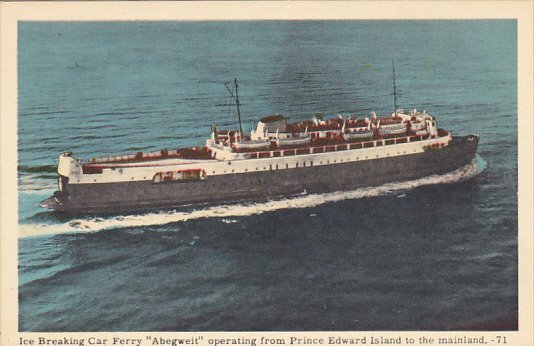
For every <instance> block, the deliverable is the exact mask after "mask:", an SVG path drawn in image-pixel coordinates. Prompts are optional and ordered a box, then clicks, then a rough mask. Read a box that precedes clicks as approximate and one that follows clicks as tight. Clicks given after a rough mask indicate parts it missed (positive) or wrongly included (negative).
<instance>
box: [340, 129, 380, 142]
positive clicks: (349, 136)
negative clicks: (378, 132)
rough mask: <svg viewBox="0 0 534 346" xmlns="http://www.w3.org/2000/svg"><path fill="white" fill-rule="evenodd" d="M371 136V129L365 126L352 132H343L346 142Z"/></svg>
mask: <svg viewBox="0 0 534 346" xmlns="http://www.w3.org/2000/svg"><path fill="white" fill-rule="evenodd" d="M371 137H373V130H370V129H368V128H367V127H365V128H364V129H363V130H356V131H354V132H347V133H344V134H343V138H344V139H345V140H346V141H348V142H350V141H358V140H362V139H370V138H371Z"/></svg>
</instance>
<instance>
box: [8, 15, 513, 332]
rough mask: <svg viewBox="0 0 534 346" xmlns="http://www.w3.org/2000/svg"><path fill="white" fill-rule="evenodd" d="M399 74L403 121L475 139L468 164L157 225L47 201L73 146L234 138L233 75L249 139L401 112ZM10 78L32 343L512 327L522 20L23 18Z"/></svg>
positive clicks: (155, 215)
mask: <svg viewBox="0 0 534 346" xmlns="http://www.w3.org/2000/svg"><path fill="white" fill-rule="evenodd" d="M393 59H394V60H395V68H396V74H395V77H396V84H397V87H398V90H399V98H398V104H399V106H401V107H404V108H417V109H419V110H426V111H427V112H429V113H431V114H433V115H435V116H436V117H437V119H438V125H439V126H440V127H443V128H445V129H448V130H450V131H451V132H452V133H453V135H465V134H469V133H477V134H479V135H480V136H481V137H480V145H479V150H478V156H477V158H476V161H475V162H474V164H473V165H471V166H467V167H464V168H463V169H460V170H458V171H455V172H451V173H450V174H446V175H443V176H432V177H428V178H424V179H419V180H416V181H407V182H406V181H405V182H399V183H395V184H388V185H384V186H380V187H376V188H367V189H360V190H355V191H350V192H343V193H339V192H338V193H331V194H324V195H311V194H308V195H306V194H304V195H301V196H293V197H291V198H282V199H276V200H265V201H250V202H246V201H245V202H239V203H234V204H222V205H221V204H218V205H202V206H190V207H186V208H180V209H176V210H165V211H161V212H147V213H137V214H124V215H106V216H101V215H89V216H80V215H73V216H61V215H55V214H53V213H50V212H48V211H47V210H44V209H42V208H40V207H39V202H40V201H41V200H43V199H45V198H47V197H48V196H50V195H51V194H52V193H53V192H54V191H55V189H56V188H57V177H56V174H55V171H56V164H57V158H58V156H59V154H60V153H62V152H64V151H72V152H73V153H74V156H75V157H79V158H82V159H89V158H91V157H95V156H103V155H112V154H119V153H124V152H128V153H135V152H137V151H154V150H159V149H162V148H168V149H173V148H179V147H184V146H194V145H203V143H204V140H205V139H206V138H207V137H208V136H209V134H210V129H209V127H210V125H211V124H216V125H218V126H219V128H236V127H237V118H236V112H235V109H234V106H233V105H232V101H231V99H230V97H229V94H228V92H227V90H226V89H225V87H224V84H223V83H224V82H225V81H231V80H233V79H234V78H237V79H238V82H239V86H240V89H239V92H240V100H241V103H242V105H241V111H242V116H243V119H244V125H245V130H248V129H250V127H251V126H252V125H253V124H255V122H256V121H257V120H258V119H259V118H260V117H261V116H264V115H267V114H284V115H287V116H289V117H290V120H291V121H297V120H304V119H309V118H310V117H311V116H312V115H313V114H316V113H318V112H322V113H325V114H326V115H333V116H335V115H336V114H338V113H340V112H352V113H356V114H358V115H359V116H360V117H365V116H368V115H369V112H371V111H373V110H374V111H376V112H377V113H378V114H380V115H385V114H389V113H391V112H392V111H393V92H392V89H393V87H392V61H393ZM18 78H19V79H18V83H19V84H18V102H19V106H18V107H19V108H18V110H19V116H18V159H19V161H18V191H19V200H18V203H19V229H18V234H19V241H18V259H19V263H18V272H19V283H18V285H19V295H18V297H19V330H20V331H45V332H59V331H149V330H150V331H266V330H269V331H292V330H302V331H306V330H317V331H325V330H355V331H360V330H367V331H370V330H516V329H517V319H518V264H517V263H518V257H517V231H518V226H517V224H518V215H517V208H518V201H517V188H518V183H517V176H518V174H517V122H518V114H517V23H516V21H512V20H495V21H491V20H474V21H237V22H232V21H229V22H20V24H19V27H18ZM340 178H343V177H340ZM3 231H9V230H3ZM11 231H14V230H11Z"/></svg>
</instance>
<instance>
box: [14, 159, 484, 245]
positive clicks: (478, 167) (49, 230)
mask: <svg viewBox="0 0 534 346" xmlns="http://www.w3.org/2000/svg"><path fill="white" fill-rule="evenodd" d="M485 168H486V162H485V161H484V160H483V159H482V158H480V157H479V156H477V157H476V158H475V160H473V162H472V163H470V164H468V165H466V166H464V167H462V168H459V169H457V170H455V171H453V172H450V173H447V174H442V175H432V176H428V177H425V178H420V179H416V180H411V181H404V182H397V183H388V184H384V185H381V186H377V187H368V188H361V189H357V190H353V191H340V192H333V193H325V194H302V195H299V196H294V197H289V198H283V199H277V200H269V201H266V202H256V203H237V204H227V205H217V206H209V207H205V208H202V209H195V210H192V211H188V212H184V211H179V210H173V211H160V212H151V213H144V214H137V215H119V216H111V217H93V218H89V219H85V218H79V219H73V220H70V221H68V222H64V223H58V224H21V225H19V237H21V238H23V237H35V236H42V235H50V234H62V233H81V232H96V231H103V230H110V229H117V228H126V227H147V226H156V225H164V224H170V223H176V222H184V221H188V220H195V219H201V218H222V220H223V222H228V221H227V220H229V218H235V217H244V216H250V215H255V214H262V213H267V212H273V211H277V210H281V209H295V208H310V207H316V206H318V205H321V204H324V203H331V202H338V201H343V200H348V199H359V198H366V197H375V196H381V195H387V194H398V193H399V192H402V191H408V190H411V189H414V188H417V187H421V186H426V185H436V184H453V183H457V182H460V181H464V180H467V179H470V178H473V177H474V176H476V175H478V174H479V173H481V172H482V171H483V170H484V169H485ZM225 220H226V221H225Z"/></svg>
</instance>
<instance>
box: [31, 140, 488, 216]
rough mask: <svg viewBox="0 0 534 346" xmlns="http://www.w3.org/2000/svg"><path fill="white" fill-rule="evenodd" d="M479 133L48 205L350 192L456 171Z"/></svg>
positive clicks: (71, 191)
mask: <svg viewBox="0 0 534 346" xmlns="http://www.w3.org/2000/svg"><path fill="white" fill-rule="evenodd" d="M477 146H478V136H476V135H470V136H465V137H454V138H453V140H452V141H451V142H450V144H449V145H448V146H446V147H444V148H442V149H434V150H429V151H426V152H424V153H418V154H409V155H403V156H395V157H388V158H380V159H374V160H365V161H353V162H347V163H338V164H332V165H324V166H313V167H301V168H292V169H281V170H270V171H262V172H248V173H241V174H228V175H215V176H208V177H207V179H206V180H202V181H193V182H186V183H178V182H175V183H163V184H154V183H153V182H152V181H142V182H121V183H105V184H69V185H67V186H66V188H65V190H66V193H65V194H64V195H65V196H66V195H68V198H66V197H64V196H58V197H57V198H54V197H51V198H49V199H47V200H45V201H43V202H42V203H41V205H42V206H43V207H46V208H50V209H54V210H55V211H59V212H68V213H82V214H83V213H91V214H94V213H114V212H122V211H139V210H152V209H163V208H172V207H178V206H183V205H190V204H202V203H221V202H228V201H236V200H244V199H245V200H253V199H258V198H272V197H279V196H289V195H294V194H299V193H302V192H304V191H306V192H308V193H326V192H334V191H348V190H354V189H357V188H361V187H371V186H379V185H382V184H385V183H390V182H400V181H406V180H413V179H418V178H422V177H426V176H430V175H433V174H444V173H448V172H452V171H454V170H456V169H458V168H461V167H463V166H465V165H467V164H469V163H471V162H472V160H473V159H474V157H475V154H476V150H477Z"/></svg>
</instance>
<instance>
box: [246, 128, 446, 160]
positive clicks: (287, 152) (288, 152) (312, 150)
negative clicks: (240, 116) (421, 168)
mask: <svg viewBox="0 0 534 346" xmlns="http://www.w3.org/2000/svg"><path fill="white" fill-rule="evenodd" d="M445 132H446V133H445ZM440 134H441V135H442V136H439V135H438V136H431V135H429V134H426V135H412V136H405V137H394V138H383V139H377V140H372V141H360V142H354V143H339V144H328V145H320V146H310V147H305V148H287V149H279V150H270V151H258V152H250V153H248V155H250V156H249V158H251V159H262V158H269V157H283V156H295V155H306V154H321V153H328V152H336V151H344V150H353V149H364V148H373V147H380V146H386V145H395V144H402V143H410V142H415V141H424V140H427V139H437V138H443V137H446V136H448V137H449V140H450V138H451V136H450V134H449V133H448V132H447V131H444V133H440Z"/></svg>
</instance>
